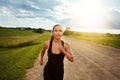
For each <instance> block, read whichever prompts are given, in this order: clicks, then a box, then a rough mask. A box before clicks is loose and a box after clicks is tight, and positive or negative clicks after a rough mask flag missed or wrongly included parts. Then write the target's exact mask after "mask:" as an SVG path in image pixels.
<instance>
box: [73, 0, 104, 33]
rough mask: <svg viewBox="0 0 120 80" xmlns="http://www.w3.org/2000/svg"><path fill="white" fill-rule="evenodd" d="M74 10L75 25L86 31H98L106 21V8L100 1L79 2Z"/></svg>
mask: <svg viewBox="0 0 120 80" xmlns="http://www.w3.org/2000/svg"><path fill="white" fill-rule="evenodd" d="M71 10H72V19H73V21H74V23H76V24H77V25H80V28H81V29H82V30H85V31H89V32H90V31H96V30H98V29H100V28H102V25H103V24H105V21H104V15H103V13H104V8H103V6H102V4H101V2H100V0H83V1H80V2H77V3H76V4H75V5H73V7H72V8H71Z"/></svg>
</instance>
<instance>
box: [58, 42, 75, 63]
mask: <svg viewBox="0 0 120 80" xmlns="http://www.w3.org/2000/svg"><path fill="white" fill-rule="evenodd" d="M59 48H60V51H62V53H64V54H65V56H66V58H67V59H68V60H69V61H71V62H73V61H74V59H73V56H72V54H71V51H70V48H69V45H67V47H66V49H65V48H64V47H63V46H62V45H61V44H60V46H59Z"/></svg>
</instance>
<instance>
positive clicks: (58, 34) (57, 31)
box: [52, 26, 63, 39]
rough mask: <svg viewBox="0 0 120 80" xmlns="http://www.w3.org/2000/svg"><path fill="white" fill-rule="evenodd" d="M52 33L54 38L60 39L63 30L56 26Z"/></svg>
mask: <svg viewBox="0 0 120 80" xmlns="http://www.w3.org/2000/svg"><path fill="white" fill-rule="evenodd" d="M52 33H53V36H54V38H56V39H60V38H61V37H62V35H63V29H62V27H61V26H56V27H55V28H54V30H53V32H52Z"/></svg>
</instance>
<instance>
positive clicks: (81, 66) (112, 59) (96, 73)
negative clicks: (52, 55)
mask: <svg viewBox="0 0 120 80" xmlns="http://www.w3.org/2000/svg"><path fill="white" fill-rule="evenodd" d="M63 40H64V41H66V42H68V43H69V45H70V49H71V51H72V54H73V56H74V62H73V63H71V62H69V61H68V60H67V59H66V58H65V60H64V70H65V71H64V80H120V49H116V48H113V47H108V46H104V45H100V44H96V43H91V42H87V41H83V40H76V39H73V38H68V37H63ZM45 56H47V55H45ZM44 60H45V62H44V65H45V63H46V60H47V57H45V58H44ZM43 67H44V66H40V65H39V57H38V59H37V60H36V62H35V65H34V67H33V68H31V69H28V70H26V71H27V74H26V77H25V78H26V79H27V80H43V78H42V76H43Z"/></svg>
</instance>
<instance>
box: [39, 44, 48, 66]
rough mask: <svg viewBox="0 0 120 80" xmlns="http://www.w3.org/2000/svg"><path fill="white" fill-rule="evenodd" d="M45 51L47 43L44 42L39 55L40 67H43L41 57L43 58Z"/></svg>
mask: <svg viewBox="0 0 120 80" xmlns="http://www.w3.org/2000/svg"><path fill="white" fill-rule="evenodd" d="M46 49H47V42H44V45H43V48H42V50H41V53H40V65H43V57H44V54H45V51H46Z"/></svg>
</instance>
